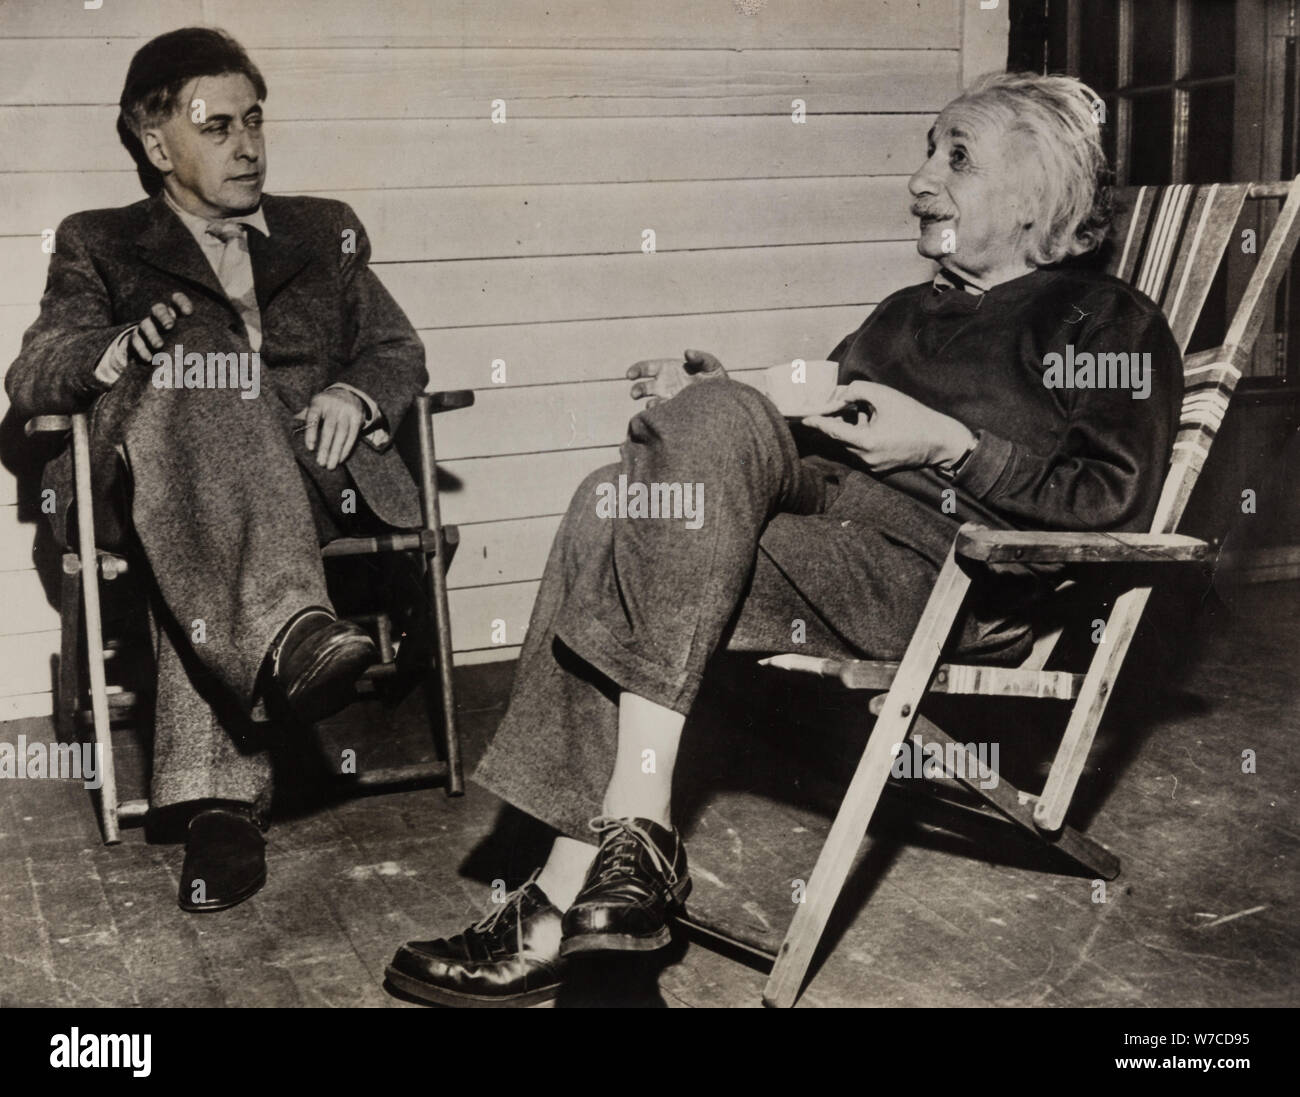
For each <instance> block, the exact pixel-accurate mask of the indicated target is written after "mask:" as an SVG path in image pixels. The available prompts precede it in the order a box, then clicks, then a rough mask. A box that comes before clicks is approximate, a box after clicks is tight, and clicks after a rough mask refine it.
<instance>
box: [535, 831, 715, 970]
mask: <svg viewBox="0 0 1300 1097" xmlns="http://www.w3.org/2000/svg"><path fill="white" fill-rule="evenodd" d="M590 826H591V829H592V830H594V831H595V832H596V833H597V834H600V835H602V839H601V843H600V850H599V851H598V852H597V854H596V859H595V860H594V861H593V862H592V864H591V868H590V869H588V870H587V879H586V882H585V883H584V884H583V885H582V890H581V891H580V892H578V897H577V898H576V899H575V900H574V901H573V906H571V907H570V908H569V909H568V910H567V911H565V912H564V943H563V944H562V945H561V946H560V954H561V955H562V956H570V955H572V954H573V953H575V952H600V951H605V950H613V951H618V952H649V951H651V950H653V949H657V948H663V946H664V945H666V944H668V943H669V941H671V940H672V933H671V931H670V930H669V928H668V918H669V915H670V914H672V913H673V911H675V910H676V909H677V908H678V907H680V906H681V904H682V903H683V902H685V900H686V896H687V895H689V894H690V892H691V878H690V875H689V874H688V872H687V870H686V847H685V846H684V845H683V844H682V840H681V836H680V835H679V834H678V833H677V831H676V830H666V829H665V828H664V827H661V826H660V825H659V824H658V823H654V822H651V821H650V820H649V819H610V818H605V817H598V818H595V819H593V820H592V821H591V823H590Z"/></svg>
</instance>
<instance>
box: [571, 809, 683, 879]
mask: <svg viewBox="0 0 1300 1097" xmlns="http://www.w3.org/2000/svg"><path fill="white" fill-rule="evenodd" d="M587 826H588V827H590V828H591V829H592V830H593V831H595V832H596V833H597V834H599V835H602V837H601V841H600V853H599V857H600V860H601V870H600V873H599V875H598V877H597V879H599V880H601V881H604V880H607V879H609V878H610V877H614V876H622V875H623V874H624V872H625V871H626V870H628V869H630V868H633V867H634V866H635V864H636V855H637V850H638V848H641V849H644V850H645V851H646V852H647V853H648V854H649V855H650V860H651V862H652V863H653V864H654V866H655V868H656V869H658V870H659V873H660V875H662V876H663V877H664V879H666V880H667V881H668V883H669V885H670V886H672V885H674V884H676V883H677V872H676V870H675V869H674V868H673V866H672V864H671V863H670V862H669V860H668V858H666V857H665V856H664V855H663V853H662V852H661V851H660V849H659V847H658V846H657V845H656V844H655V840H654V839H653V838H651V837H650V832H649V831H648V830H646V829H645V827H643V826H641V825H640V824H639V823H638V822H637V821H636V820H635V819H615V818H613V817H612V816H608V815H598V816H596V818H594V819H592V820H590V821H589V822H588V823H587Z"/></svg>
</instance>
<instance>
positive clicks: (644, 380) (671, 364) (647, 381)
mask: <svg viewBox="0 0 1300 1097" xmlns="http://www.w3.org/2000/svg"><path fill="white" fill-rule="evenodd" d="M726 376H727V371H726V370H725V369H723V368H722V363H721V362H719V361H718V360H717V359H716V358H714V357H713V355H711V354H709V353H708V352H707V351H703V350H688V351H687V352H686V354H685V355H684V356H683V358H682V359H681V360H678V359H676V358H650V359H647V360H646V361H644V362H637V363H636V364H635V365H633V366H631V367H630V368H629V369H628V371H627V379H628V380H629V381H634V382H635V384H634V385H633V386H632V399H634V400H640V399H641V398H642V397H646V396H648V397H649V399H648V400H646V404H645V406H646V407H648V408H652V407H654V406H655V404H657V403H659V401H660V400H668V399H670V398H671V397H674V396H676V395H677V394H678V393H679V392H681V391H682V389H684V388H686V386H687V385H693V384H695V382H697V381H706V380H718V379H721V378H724V377H726Z"/></svg>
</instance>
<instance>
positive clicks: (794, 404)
mask: <svg viewBox="0 0 1300 1097" xmlns="http://www.w3.org/2000/svg"><path fill="white" fill-rule="evenodd" d="M763 375H764V377H765V379H766V384H767V396H768V399H770V400H771V401H772V403H774V404H775V405H776V407H777V410H778V411H779V412H780V413H781V414H782V415H784V416H786V417H787V418H790V419H802V418H804V417H805V416H808V415H816V414H817V413H818V412H820V411H821V410H822V409H823V408H824V407H825V406H826V405H827V404H828V403H829V402H830V399H831V397H832V395H833V394H834V392H835V387H836V384H837V382H838V381H839V375H840V367H839V364H838V363H837V362H825V361H813V362H809V361H806V360H805V359H803V358H796V359H795V360H794V361H793V362H781V363H779V364H778V365H775V366H768V367H767V369H765V370H764V371H763Z"/></svg>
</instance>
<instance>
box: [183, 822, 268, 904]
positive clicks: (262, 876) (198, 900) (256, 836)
mask: <svg viewBox="0 0 1300 1097" xmlns="http://www.w3.org/2000/svg"><path fill="white" fill-rule="evenodd" d="M265 883H266V839H265V838H263V837H262V831H261V828H259V827H258V825H257V824H256V823H255V822H253V817H252V812H251V810H250V809H249V807H248V806H247V805H245V804H228V805H222V806H219V807H208V808H204V809H202V810H201V811H199V812H197V813H195V815H194V817H193V818H192V819H191V820H190V826H189V831H188V832H187V834H186V837H185V862H184V864H183V865H181V889H180V894H179V895H178V896H177V901H178V902H179V903H180V907H181V910H184V911H188V912H189V913H191V914H202V913H206V912H208V911H214V910H226V909H228V908H230V907H233V906H235V905H236V904H237V903H242V902H243V901H244V900H245V899H247V898H248V897H249V896H251V895H255V894H256V893H257V892H258V891H260V890H261V888H262V885H263V884H265Z"/></svg>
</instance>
